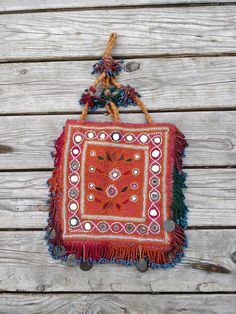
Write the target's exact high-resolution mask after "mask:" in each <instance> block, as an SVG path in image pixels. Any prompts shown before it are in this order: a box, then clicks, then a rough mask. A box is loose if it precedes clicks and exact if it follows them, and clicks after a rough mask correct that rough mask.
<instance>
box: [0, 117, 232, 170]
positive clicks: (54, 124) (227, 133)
mask: <svg viewBox="0 0 236 314" xmlns="http://www.w3.org/2000/svg"><path fill="white" fill-rule="evenodd" d="M152 116H153V118H154V120H155V121H158V122H171V123H175V124H176V125H177V126H178V127H179V128H180V130H181V131H183V132H184V133H185V135H186V138H187V140H188V142H189V147H188V148H187V149H186V158H185V160H184V165H186V166H214V165H218V166H226V165H227V166H230V165H234V164H235V156H236V149H235V142H236V138H235V134H236V132H235V129H236V124H235V119H236V112H235V111H226V112H220V111H218V112H184V113H181V112H176V113H156V114H154V113H153V114H152ZM71 118H73V119H77V118H78V115H73V116H68V115H58V116H57V115H55V116H8V117H5V116H2V117H0V134H1V143H0V144H1V146H0V152H1V153H0V169H27V168H31V169H45V168H51V167H53V159H52V158H51V155H50V151H52V150H53V146H54V144H53V140H54V139H55V138H57V137H58V136H59V135H60V133H61V132H62V127H63V125H64V123H65V121H66V119H71ZM89 120H93V121H109V118H108V117H105V116H104V115H102V114H98V115H90V116H89ZM121 120H122V121H124V122H134V121H135V122H137V123H138V122H144V121H145V120H144V115H143V114H125V115H124V114H122V115H121Z"/></svg>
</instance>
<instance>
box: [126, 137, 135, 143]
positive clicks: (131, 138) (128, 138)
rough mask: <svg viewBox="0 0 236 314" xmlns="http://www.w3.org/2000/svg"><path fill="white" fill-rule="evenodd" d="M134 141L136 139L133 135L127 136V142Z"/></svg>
mask: <svg viewBox="0 0 236 314" xmlns="http://www.w3.org/2000/svg"><path fill="white" fill-rule="evenodd" d="M133 139H134V137H133V135H127V136H126V140H127V141H128V142H131V141H133Z"/></svg>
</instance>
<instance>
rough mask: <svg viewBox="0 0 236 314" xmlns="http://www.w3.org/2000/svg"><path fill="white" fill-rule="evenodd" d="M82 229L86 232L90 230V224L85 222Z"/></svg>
mask: <svg viewBox="0 0 236 314" xmlns="http://www.w3.org/2000/svg"><path fill="white" fill-rule="evenodd" d="M84 229H85V230H87V231H88V230H90V229H91V224H90V223H89V222H86V223H85V225H84Z"/></svg>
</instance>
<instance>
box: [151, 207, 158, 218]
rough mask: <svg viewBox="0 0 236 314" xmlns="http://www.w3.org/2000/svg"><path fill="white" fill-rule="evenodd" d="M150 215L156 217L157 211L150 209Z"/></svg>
mask: <svg viewBox="0 0 236 314" xmlns="http://www.w3.org/2000/svg"><path fill="white" fill-rule="evenodd" d="M150 216H152V217H156V216H157V211H156V209H151V210H150Z"/></svg>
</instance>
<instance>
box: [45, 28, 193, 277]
mask: <svg viewBox="0 0 236 314" xmlns="http://www.w3.org/2000/svg"><path fill="white" fill-rule="evenodd" d="M116 37H117V35H116V33H111V35H110V38H109V41H108V45H107V48H106V50H105V53H104V56H103V58H102V59H101V60H100V61H99V62H97V63H96V64H95V65H94V66H93V72H92V73H98V74H99V75H98V77H97V79H96V80H95V82H94V84H93V85H91V86H90V87H89V89H86V90H85V91H84V93H83V95H82V97H81V99H80V104H81V105H83V111H82V114H81V116H80V118H79V120H72V119H67V120H66V122H65V126H64V127H63V131H62V133H61V135H60V136H59V137H58V139H57V140H56V141H55V149H56V152H55V154H54V155H53V157H54V169H53V172H52V177H51V178H50V179H49V180H48V181H47V182H48V185H49V186H50V195H49V196H50V198H49V203H50V212H49V218H48V224H47V226H46V228H45V229H46V239H47V243H48V245H49V252H50V253H51V256H52V257H53V258H55V259H61V260H62V261H63V262H64V263H65V264H67V265H69V266H74V265H77V264H79V265H80V267H81V269H83V270H88V269H90V268H91V267H92V265H93V264H95V263H120V264H124V265H136V267H137V268H138V270H140V271H142V272H143V271H146V270H147V268H148V266H150V267H151V268H154V269H155V268H158V267H163V268H167V267H171V266H174V265H175V264H176V263H177V262H179V261H180V259H181V257H182V256H183V249H184V247H186V244H187V242H186V236H185V232H184V229H185V228H186V226H187V217H186V214H187V211H188V209H187V207H186V205H185V203H184V195H183V193H182V188H183V187H185V183H184V182H185V177H186V174H185V173H184V172H183V170H182V156H183V153H184V149H185V147H186V146H187V142H186V140H185V137H184V135H183V134H182V133H181V132H180V131H179V130H178V128H177V127H176V126H175V125H173V124H170V123H154V122H153V120H152V118H151V116H150V114H149V113H148V111H147V110H146V108H145V106H144V104H143V102H142V101H141V99H140V97H141V96H140V94H139V93H138V92H137V91H136V90H135V89H134V88H132V87H131V86H129V85H127V86H125V85H123V84H119V83H118V82H117V81H116V79H115V76H116V75H118V74H119V72H120V71H121V70H122V63H123V60H120V61H115V60H114V59H113V58H112V57H111V56H110V51H111V48H112V46H113V44H114V43H115V41H116ZM99 83H102V90H101V93H100V94H99V95H98V89H97V86H98V84H99ZM130 104H133V105H138V106H139V107H140V109H141V110H142V112H143V113H144V115H145V117H146V120H147V122H146V123H143V124H138V123H124V122H120V116H119V111H118V107H121V106H124V107H126V106H128V105H130ZM103 107H105V108H106V109H107V112H108V114H110V115H111V117H112V118H113V122H90V121H87V120H86V118H87V113H88V111H91V112H93V111H95V110H96V109H97V108H103Z"/></svg>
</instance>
